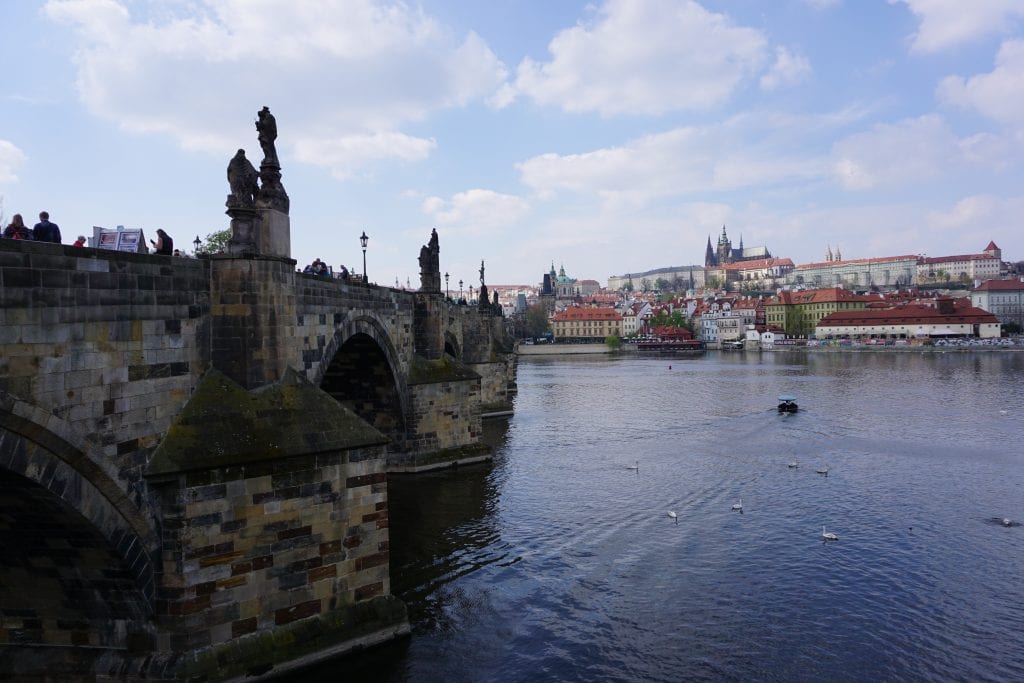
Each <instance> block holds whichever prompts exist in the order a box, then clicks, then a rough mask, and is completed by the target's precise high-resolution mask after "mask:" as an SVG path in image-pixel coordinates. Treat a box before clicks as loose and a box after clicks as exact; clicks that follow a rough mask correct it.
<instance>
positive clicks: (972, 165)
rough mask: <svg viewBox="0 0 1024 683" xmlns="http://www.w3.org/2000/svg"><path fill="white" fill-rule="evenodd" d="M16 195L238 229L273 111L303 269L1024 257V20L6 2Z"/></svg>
mask: <svg viewBox="0 0 1024 683" xmlns="http://www.w3.org/2000/svg"><path fill="white" fill-rule="evenodd" d="M0 25H2V26H4V29H5V35H6V36H7V37H8V39H6V40H4V41H2V43H0V63H2V64H3V67H4V68H3V69H2V73H3V87H2V88H0V196H2V197H3V201H4V204H3V210H4V212H5V215H6V218H7V219H8V220H9V218H10V216H11V214H13V213H15V212H18V213H22V214H23V215H24V216H25V217H26V219H27V220H29V222H30V224H31V223H32V222H35V216H36V215H37V214H38V212H39V211H40V210H43V209H46V210H48V211H49V212H50V214H51V217H52V219H53V220H54V221H55V222H57V223H58V224H60V226H61V230H62V232H63V235H64V239H65V242H71V241H72V240H73V239H74V237H75V235H77V234H79V233H87V232H88V231H89V230H90V228H91V226H93V225H100V226H104V227H113V226H115V225H118V224H122V225H125V226H128V227H142V228H144V229H145V230H146V231H147V232H148V233H153V232H155V230H156V228H164V229H165V230H167V232H169V233H170V234H171V235H173V236H174V237H175V238H176V240H177V243H178V244H179V245H185V246H189V247H190V246H191V244H190V243H191V241H192V240H193V239H194V238H195V236H196V234H198V235H200V236H204V237H205V235H207V234H208V233H210V232H213V231H215V230H219V229H222V228H224V227H227V221H228V219H227V217H226V216H225V215H224V199H225V196H226V194H227V192H228V186H227V180H226V177H225V168H226V166H227V162H228V160H229V159H230V158H231V156H232V155H233V153H234V151H235V150H236V149H238V148H240V147H241V148H245V149H246V150H247V152H248V156H249V157H250V158H251V159H252V160H253V162H254V163H255V164H257V165H258V163H259V159H260V158H261V155H260V149H259V145H258V143H257V141H256V134H255V128H254V126H253V121H254V120H255V114H256V112H257V111H258V110H259V109H260V108H261V107H262V106H264V105H266V106H269V107H270V108H271V111H272V112H273V113H274V114H275V116H276V118H277V122H278V128H279V138H278V141H277V143H278V144H277V147H278V153H279V156H280V159H281V164H282V172H283V179H282V180H283V183H284V186H285V188H286V189H287V191H288V193H289V195H290V197H291V224H292V227H291V229H292V255H293V257H294V258H295V259H296V260H297V261H298V262H299V264H300V265H303V264H305V263H308V262H310V261H312V260H313V258H315V257H320V258H323V259H324V260H325V261H327V262H328V263H331V264H333V265H335V266H336V265H338V264H340V263H345V264H348V265H349V266H356V267H357V269H361V260H362V255H361V251H360V249H359V242H358V236H359V234H360V233H361V232H362V231H363V230H365V231H366V233H367V234H368V235H369V236H370V245H369V249H368V251H367V263H368V270H369V274H370V277H371V279H373V280H376V281H377V282H379V283H381V284H391V285H393V284H394V282H395V279H396V278H397V279H398V280H399V281H400V282H401V283H402V284H403V285H404V284H405V282H406V280H407V279H409V280H410V281H411V283H412V284H413V286H416V285H417V283H418V263H417V256H418V254H419V247H420V245H422V244H424V243H426V241H427V240H428V238H429V236H430V230H431V228H437V230H438V234H439V236H440V245H441V268H442V270H443V271H448V272H449V273H451V283H452V285H453V286H454V285H455V283H456V282H457V281H458V280H459V279H462V280H464V281H465V283H466V284H467V285H468V284H469V283H473V284H474V285H475V284H476V283H477V270H478V268H479V265H480V260H481V259H483V260H485V261H486V262H487V281H488V282H489V283H491V284H512V283H523V284H530V283H535V282H537V281H539V280H540V278H541V275H542V273H543V272H544V271H545V270H547V268H548V267H549V266H550V264H551V263H552V262H554V263H555V265H556V267H558V266H559V265H561V264H563V263H564V265H565V267H566V270H567V271H568V273H569V274H570V275H573V276H575V277H580V278H592V279H596V280H599V281H601V282H602V283H604V282H605V281H606V279H607V277H608V276H609V275H613V274H622V273H627V272H638V271H643V270H647V269H651V268H657V267H663V266H669V265H683V264H689V263H701V262H702V261H703V254H704V246H705V244H706V240H707V238H708V236H709V235H711V236H712V238H715V237H716V236H717V235H718V234H719V233H720V231H721V228H722V225H723V224H724V225H726V226H727V229H728V231H729V235H730V237H732V238H733V241H734V243H736V242H738V240H739V238H740V236H742V237H743V240H744V244H745V245H746V246H760V245H767V246H768V248H769V249H771V251H772V252H773V253H774V254H775V255H776V256H788V257H790V258H792V259H793V260H794V262H796V263H806V262H813V261H819V260H821V259H822V257H823V255H824V253H825V251H826V248H827V247H829V246H831V247H832V249H833V250H835V249H836V247H838V248H839V249H840V250H841V251H842V254H843V256H844V258H864V257H870V256H885V255H897V254H916V253H924V254H927V255H930V256H942V255H952V254H962V253H978V252H980V251H981V250H982V249H983V248H984V247H985V245H986V244H987V243H988V241H989V240H995V242H996V243H997V244H998V245H999V246H1000V247H1002V249H1003V254H1004V258H1006V259H1013V260H1018V259H1022V258H1024V230H1022V229H1021V222H1022V216H1024V154H1022V152H1024V149H1022V148H1024V2H1021V0H976V1H975V2H970V3H965V2H963V1H962V0H775V1H773V2H754V1H752V0H703V1H702V2H696V1H690V0H633V1H609V2H592V3H587V2H572V1H569V0H559V2H551V1H550V0H538V1H534V0H488V2H466V1H464V0H457V1H455V0H453V1H444V0H440V1H434V2H423V3H418V4H417V3H412V2H407V3H383V2H372V1H370V0H348V1H345V2H330V1H328V0H288V1H287V2H284V1H281V0H163V1H160V2H157V1H149V0H49V1H45V2H44V1H38V2H36V1H32V0H19V1H17V2H3V3H0Z"/></svg>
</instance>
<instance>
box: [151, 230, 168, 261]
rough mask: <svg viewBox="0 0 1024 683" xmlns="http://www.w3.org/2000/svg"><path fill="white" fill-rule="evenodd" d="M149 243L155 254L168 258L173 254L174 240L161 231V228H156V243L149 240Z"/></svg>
mask: <svg viewBox="0 0 1024 683" xmlns="http://www.w3.org/2000/svg"><path fill="white" fill-rule="evenodd" d="M149 243H150V244H152V245H153V246H154V247H156V253H158V254H163V255H164V256H170V255H171V254H173V253H174V240H173V239H171V236H170V235H168V234H167V233H166V232H164V231H163V228H157V230H156V241H153V240H150V241H149Z"/></svg>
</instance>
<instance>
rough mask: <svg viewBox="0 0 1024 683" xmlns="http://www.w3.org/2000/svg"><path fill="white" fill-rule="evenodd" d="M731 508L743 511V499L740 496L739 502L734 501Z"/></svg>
mask: <svg viewBox="0 0 1024 683" xmlns="http://www.w3.org/2000/svg"><path fill="white" fill-rule="evenodd" d="M732 509H733V510H739V511H740V512H742V511H743V499H742V498H740V502H738V503H734V504H733V506H732Z"/></svg>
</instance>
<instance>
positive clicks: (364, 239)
mask: <svg viewBox="0 0 1024 683" xmlns="http://www.w3.org/2000/svg"><path fill="white" fill-rule="evenodd" d="M369 241H370V238H369V237H367V236H366V231H365V230H363V234H362V235H360V236H359V244H361V245H363V284H364V285H366V284H369V281H368V280H367V279H366V243H367V242H369Z"/></svg>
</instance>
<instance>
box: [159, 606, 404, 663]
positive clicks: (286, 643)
mask: <svg viewBox="0 0 1024 683" xmlns="http://www.w3.org/2000/svg"><path fill="white" fill-rule="evenodd" d="M388 629H394V630H395V632H396V634H398V635H401V634H406V633H408V632H409V619H408V613H407V611H406V607H405V603H403V602H402V601H401V600H399V599H398V598H396V597H394V596H392V595H383V596H378V597H376V598H373V599H372V600H367V601H364V602H358V603H355V604H353V605H347V606H344V607H340V608H338V609H335V610H331V611H330V612H327V613H326V614H323V615H320V616H317V617H311V618H309V619H303V620H301V621H297V622H295V623H294V624H289V625H287V626H278V627H276V628H275V629H273V630H271V631H263V632H260V633H255V634H253V635H251V636H246V637H244V638H237V639H235V640H232V641H229V642H227V643H224V644H222V645H216V646H214V647H211V648H209V649H206V650H203V651H201V652H199V653H197V654H196V655H194V657H193V658H192V659H190V660H188V661H186V662H185V664H184V665H183V666H182V668H181V669H180V670H179V671H178V672H177V677H178V678H179V679H181V680H204V681H222V680H226V679H232V678H243V677H246V676H253V675H259V674H266V673H272V672H273V670H274V669H275V668H277V667H279V666H281V665H286V664H289V663H291V662H294V661H296V660H298V659H300V658H303V657H310V656H314V659H315V655H316V653H318V652H324V651H331V652H334V653H336V654H337V655H341V654H344V653H345V651H346V647H345V646H346V643H347V642H350V643H351V647H349V648H348V650H352V649H358V648H360V647H362V646H363V644H362V643H361V642H360V641H359V639H361V638H363V637H365V636H368V635H370V634H373V633H376V632H379V631H385V630H388ZM311 663H312V662H311Z"/></svg>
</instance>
